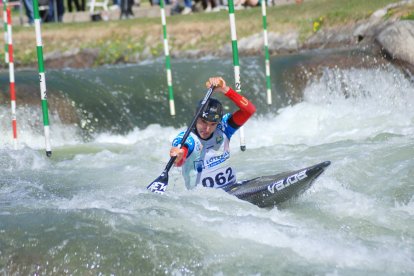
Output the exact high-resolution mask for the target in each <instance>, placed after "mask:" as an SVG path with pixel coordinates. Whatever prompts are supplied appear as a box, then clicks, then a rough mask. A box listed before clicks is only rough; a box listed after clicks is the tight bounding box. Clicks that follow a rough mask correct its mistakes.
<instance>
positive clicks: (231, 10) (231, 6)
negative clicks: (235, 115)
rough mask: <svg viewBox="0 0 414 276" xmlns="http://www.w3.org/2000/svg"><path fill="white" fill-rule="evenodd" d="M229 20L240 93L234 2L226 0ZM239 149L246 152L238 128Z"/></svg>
mask: <svg viewBox="0 0 414 276" xmlns="http://www.w3.org/2000/svg"><path fill="white" fill-rule="evenodd" d="M228 8H229V18H230V31H231V48H232V52H233V67H234V83H235V87H236V92H238V93H241V85H240V64H239V50H238V47H237V34H236V18H235V16H234V1H233V0H228ZM239 131H240V149H241V150H242V151H245V150H246V143H245V139H244V127H243V126H242V127H240V129H239Z"/></svg>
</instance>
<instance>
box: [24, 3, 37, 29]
mask: <svg viewBox="0 0 414 276" xmlns="http://www.w3.org/2000/svg"><path fill="white" fill-rule="evenodd" d="M23 5H24V9H25V10H26V16H27V21H28V22H27V23H29V25H33V24H34V14H33V2H32V0H23ZM39 5H40V4H39Z"/></svg>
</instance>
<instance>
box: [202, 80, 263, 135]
mask: <svg viewBox="0 0 414 276" xmlns="http://www.w3.org/2000/svg"><path fill="white" fill-rule="evenodd" d="M212 84H213V85H215V86H216V87H215V88H214V92H221V93H223V94H224V95H225V96H226V97H227V98H229V99H230V100H232V102H234V104H235V105H237V106H238V107H239V108H240V109H239V110H237V111H236V112H234V113H233V114H232V116H231V118H230V119H229V124H230V125H231V126H232V127H234V128H239V127H241V126H242V125H243V124H244V123H246V122H247V120H248V119H249V118H250V117H251V116H252V115H253V114H254V113H255V112H256V107H255V106H254V104H253V103H252V102H250V101H249V100H248V99H247V98H246V97H243V96H242V95H240V94H239V93H237V92H236V91H234V90H233V89H232V88H231V87H229V86H227V85H226V81H225V80H224V79H223V78H222V77H213V78H210V79H209V80H208V81H207V83H206V86H207V87H210V86H211V85H212Z"/></svg>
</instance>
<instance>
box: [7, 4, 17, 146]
mask: <svg viewBox="0 0 414 276" xmlns="http://www.w3.org/2000/svg"><path fill="white" fill-rule="evenodd" d="M7 38H8V45H9V47H8V49H9V80H10V104H11V114H12V128H13V142H14V149H15V150H16V149H17V123H16V91H15V89H14V61H13V41H12V21H11V12H10V7H8V8H7Z"/></svg>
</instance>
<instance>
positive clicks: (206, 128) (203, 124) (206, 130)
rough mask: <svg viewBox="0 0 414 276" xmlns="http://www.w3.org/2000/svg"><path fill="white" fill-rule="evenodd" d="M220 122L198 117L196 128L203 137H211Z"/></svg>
mask: <svg viewBox="0 0 414 276" xmlns="http://www.w3.org/2000/svg"><path fill="white" fill-rule="evenodd" d="M217 125H218V123H214V122H209V121H206V120H203V119H201V118H198V119H197V123H196V128H197V132H198V135H200V138H201V139H208V138H210V136H211V134H212V133H213V132H214V131H215V130H216V128H217Z"/></svg>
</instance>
